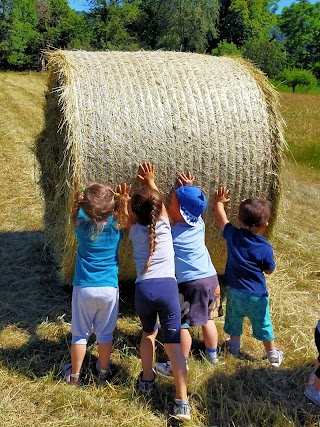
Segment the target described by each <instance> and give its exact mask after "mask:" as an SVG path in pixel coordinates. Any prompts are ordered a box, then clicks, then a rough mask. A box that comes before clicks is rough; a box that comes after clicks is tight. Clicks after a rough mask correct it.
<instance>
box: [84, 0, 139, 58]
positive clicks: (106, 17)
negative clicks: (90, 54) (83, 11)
mask: <svg viewBox="0 0 320 427" xmlns="http://www.w3.org/2000/svg"><path fill="white" fill-rule="evenodd" d="M91 5H92V11H91V12H90V13H89V20H90V23H91V25H92V27H93V34H94V38H93V47H94V48H96V49H103V50H105V49H109V50H136V49H138V48H139V47H140V46H139V39H138V36H137V34H136V23H137V22H138V20H139V17H140V14H141V11H140V9H139V5H140V0H124V1H118V0H113V1H112V0H111V1H110V0H93V1H92V2H91Z"/></svg>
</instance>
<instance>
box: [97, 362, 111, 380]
mask: <svg viewBox="0 0 320 427" xmlns="http://www.w3.org/2000/svg"><path fill="white" fill-rule="evenodd" d="M110 364H111V361H110V362H109V367H108V369H100V367H99V360H97V363H96V370H97V379H98V383H99V384H100V385H106V384H107V383H108V382H109V381H110V380H111V378H112V371H111V369H110Z"/></svg>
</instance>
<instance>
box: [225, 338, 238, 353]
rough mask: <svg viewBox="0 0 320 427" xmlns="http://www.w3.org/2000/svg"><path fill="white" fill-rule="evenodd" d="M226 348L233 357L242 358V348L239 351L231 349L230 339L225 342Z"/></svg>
mask: <svg viewBox="0 0 320 427" xmlns="http://www.w3.org/2000/svg"><path fill="white" fill-rule="evenodd" d="M224 347H225V348H226V350H227V352H228V353H229V354H231V356H233V357H236V358H240V357H241V351H240V348H239V349H235V348H232V347H231V340H230V338H228V339H227V340H226V341H225V342H224Z"/></svg>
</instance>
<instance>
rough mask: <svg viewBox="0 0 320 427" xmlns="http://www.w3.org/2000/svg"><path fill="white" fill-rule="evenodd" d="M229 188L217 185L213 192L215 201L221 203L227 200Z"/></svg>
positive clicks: (228, 198)
mask: <svg viewBox="0 0 320 427" xmlns="http://www.w3.org/2000/svg"><path fill="white" fill-rule="evenodd" d="M229 200H230V197H229V190H228V189H227V188H226V187H219V188H218V190H217V191H216V194H215V202H216V203H218V202H221V203H223V204H225V203H227V202H229Z"/></svg>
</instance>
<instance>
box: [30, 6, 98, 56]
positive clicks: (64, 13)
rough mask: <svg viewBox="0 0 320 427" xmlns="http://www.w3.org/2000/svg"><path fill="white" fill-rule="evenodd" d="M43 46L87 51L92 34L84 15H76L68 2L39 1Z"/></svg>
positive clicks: (38, 13) (39, 24)
mask: <svg viewBox="0 0 320 427" xmlns="http://www.w3.org/2000/svg"><path fill="white" fill-rule="evenodd" d="M36 10H37V16H38V22H39V23H38V30H39V32H40V35H41V46H42V48H45V47H47V46H52V47H56V48H69V49H86V48H89V46H90V41H91V37H92V32H91V30H90V27H89V26H88V25H87V24H86V20H85V17H84V15H83V14H79V13H76V12H75V11H74V10H73V9H71V8H70V6H69V5H68V1H67V0H37V8H36Z"/></svg>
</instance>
